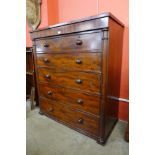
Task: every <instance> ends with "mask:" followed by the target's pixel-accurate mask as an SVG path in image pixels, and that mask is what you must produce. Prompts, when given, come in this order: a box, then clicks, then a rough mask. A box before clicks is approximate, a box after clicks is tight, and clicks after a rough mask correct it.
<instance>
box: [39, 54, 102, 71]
mask: <svg viewBox="0 0 155 155" xmlns="http://www.w3.org/2000/svg"><path fill="white" fill-rule="evenodd" d="M37 65H38V66H43V67H50V68H56V69H57V70H85V71H98V72H99V71H100V70H101V53H78V52H77V53H71V54H68V53H67V54H37Z"/></svg>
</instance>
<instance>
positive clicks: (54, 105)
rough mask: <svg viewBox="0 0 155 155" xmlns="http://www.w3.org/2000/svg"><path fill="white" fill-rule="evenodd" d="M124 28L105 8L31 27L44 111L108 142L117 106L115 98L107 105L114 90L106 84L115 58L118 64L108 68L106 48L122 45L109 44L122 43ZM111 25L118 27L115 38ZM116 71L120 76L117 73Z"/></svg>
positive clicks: (41, 106)
mask: <svg viewBox="0 0 155 155" xmlns="http://www.w3.org/2000/svg"><path fill="white" fill-rule="evenodd" d="M112 24H114V25H115V24H116V27H117V28H115V27H111V25H112ZM122 28H123V24H122V23H121V22H120V21H119V20H118V19H117V18H115V17H114V16H113V15H112V14H111V13H103V14H101V15H98V16H92V17H88V18H85V19H81V20H76V21H71V22H66V23H62V24H57V25H54V26H49V27H46V28H42V29H38V30H35V31H32V32H30V33H31V38H32V40H33V42H34V55H35V69H36V77H37V87H38V90H37V91H38V94H39V96H40V97H39V104H40V112H41V113H43V114H45V115H47V116H49V117H51V118H53V119H54V120H56V121H58V122H61V123H63V124H65V125H67V126H69V127H71V128H73V129H75V130H77V131H79V132H81V133H84V134H86V135H88V136H90V137H92V138H94V139H96V140H97V141H98V142H100V143H103V142H105V139H106V138H107V136H108V135H109V133H110V131H111V130H112V126H113V125H114V124H115V122H116V120H117V116H116V115H117V111H118V110H117V109H118V105H117V104H115V105H113V104H111V105H108V104H107V103H108V102H109V101H107V100H106V94H107V91H109V90H111V88H110V89H109V88H107V82H108V80H109V79H108V78H109V77H110V76H111V74H113V69H115V68H116V67H117V61H116V60H114V62H115V63H116V65H115V66H113V65H109V66H110V67H109V68H108V64H107V62H110V63H111V62H113V60H108V59H109V58H108V55H107V53H108V52H109V51H112V52H113V51H114V50H117V49H119V48H120V47H119V48H118V47H116V48H115V47H114V48H113V46H112V48H111V45H110V44H111V43H112V42H114V43H116V44H117V45H116V46H118V45H119V44H120V43H119V42H118V43H117V36H119V33H120V32H121V31H122ZM109 29H111V30H112V31H111V30H110V31H111V32H113V29H114V31H115V32H117V33H116V35H115V38H113V39H112V41H111V40H110V38H112V36H113V35H111V32H110V33H109ZM120 30H121V31H120ZM119 31H120V32H119ZM118 38H119V37H118ZM109 45H110V46H109ZM119 46H120V45H119ZM111 49H112V50H111ZM112 52H110V53H112ZM110 57H111V58H112V59H113V58H115V55H114V56H113V54H110ZM108 69H109V71H108ZM109 75H110V76H109ZM108 76H109V77H108ZM112 77H114V78H115V77H118V75H117V73H116V72H114V74H113V75H112ZM114 78H113V80H114ZM112 91H113V89H112ZM112 110H113V111H112ZM106 124H107V125H106Z"/></svg>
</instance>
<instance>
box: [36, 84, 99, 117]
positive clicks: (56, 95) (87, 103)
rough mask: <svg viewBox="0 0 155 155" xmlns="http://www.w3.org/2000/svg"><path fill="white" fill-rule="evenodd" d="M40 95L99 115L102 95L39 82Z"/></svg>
mask: <svg viewBox="0 0 155 155" xmlns="http://www.w3.org/2000/svg"><path fill="white" fill-rule="evenodd" d="M39 89H40V96H42V97H45V98H48V99H51V100H53V101H56V102H58V103H63V104H66V105H69V106H71V107H73V108H74V109H79V110H82V111H85V112H89V113H92V114H94V115H99V104H100V96H97V95H90V94H88V93H83V92H80V91H76V90H71V89H67V88H62V87H58V86H49V84H46V83H40V84H39Z"/></svg>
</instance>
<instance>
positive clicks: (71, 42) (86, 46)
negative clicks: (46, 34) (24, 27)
mask: <svg viewBox="0 0 155 155" xmlns="http://www.w3.org/2000/svg"><path fill="white" fill-rule="evenodd" d="M101 42H102V33H89V34H78V35H69V36H59V37H54V38H46V39H39V40H36V52H37V53H44V52H45V53H46V52H47V53H48V52H49V53H55V52H63V51H73V50H82V51H86V50H90V51H91V50H101ZM92 52H93V51H92Z"/></svg>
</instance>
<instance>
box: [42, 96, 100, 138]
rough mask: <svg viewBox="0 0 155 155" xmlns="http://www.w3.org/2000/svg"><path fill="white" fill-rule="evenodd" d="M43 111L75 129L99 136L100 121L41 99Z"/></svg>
mask: <svg viewBox="0 0 155 155" xmlns="http://www.w3.org/2000/svg"><path fill="white" fill-rule="evenodd" d="M40 108H41V111H42V112H44V113H46V114H47V115H49V116H52V117H54V118H56V119H57V120H59V121H62V122H64V123H68V124H70V125H71V126H72V127H74V128H78V129H81V130H84V131H87V132H89V133H91V134H93V135H97V134H98V126H99V119H98V118H96V117H92V116H88V115H86V114H84V113H81V112H77V111H74V110H72V109H70V108H69V107H66V106H65V105H63V104H59V103H55V102H52V101H49V100H46V99H43V98H40Z"/></svg>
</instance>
